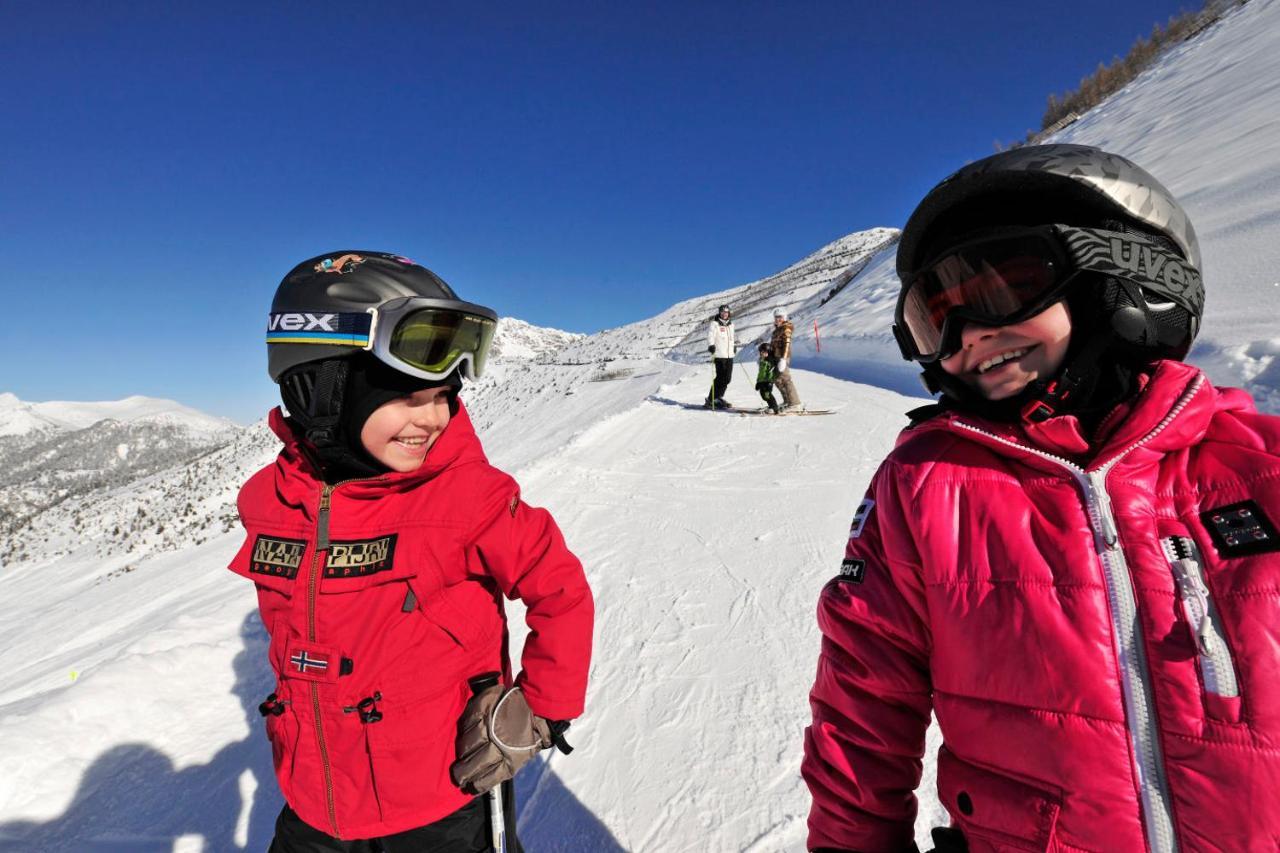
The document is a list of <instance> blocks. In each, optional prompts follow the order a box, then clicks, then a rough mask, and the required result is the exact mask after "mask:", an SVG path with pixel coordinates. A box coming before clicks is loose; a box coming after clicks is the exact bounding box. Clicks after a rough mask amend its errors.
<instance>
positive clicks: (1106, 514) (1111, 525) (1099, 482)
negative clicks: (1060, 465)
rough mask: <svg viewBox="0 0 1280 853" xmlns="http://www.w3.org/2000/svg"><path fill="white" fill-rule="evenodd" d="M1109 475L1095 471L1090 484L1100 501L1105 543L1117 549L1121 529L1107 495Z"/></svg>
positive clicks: (1099, 508) (1099, 506) (1099, 512)
mask: <svg viewBox="0 0 1280 853" xmlns="http://www.w3.org/2000/svg"><path fill="white" fill-rule="evenodd" d="M1106 477H1107V475H1106V474H1104V473H1102V472H1101V471H1095V472H1093V473H1092V474H1090V475H1089V482H1090V484H1091V485H1092V486H1093V493H1094V495H1095V496H1096V497H1097V499H1098V515H1099V516H1100V520H1101V521H1102V530H1101V531H1100V532H1101V534H1102V541H1103V543H1104V544H1105V545H1106V546H1107V547H1108V548H1111V549H1114V548H1115V547H1116V543H1118V542H1119V541H1120V529H1119V528H1118V527H1116V519H1115V516H1114V515H1112V513H1111V496H1110V495H1108V494H1107V487H1106Z"/></svg>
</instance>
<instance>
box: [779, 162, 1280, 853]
mask: <svg viewBox="0 0 1280 853" xmlns="http://www.w3.org/2000/svg"><path fill="white" fill-rule="evenodd" d="M897 266H898V274H899V276H900V278H901V280H902V292H901V294H900V296H899V299H898V306H897V312H896V318H895V326H894V332H895V335H896V336H897V339H898V344H899V346H900V347H901V349H902V352H903V354H904V355H905V356H906V357H907V358H909V359H914V360H915V361H917V362H918V363H920V364H921V365H923V368H924V376H925V379H926V381H927V382H928V384H929V387H930V388H931V389H932V390H934V391H935V392H941V394H942V397H941V399H940V400H939V403H938V405H936V406H933V407H929V408H928V409H927V410H918V411H917V412H914V413H912V415H913V418H914V423H913V425H912V426H911V427H910V428H908V429H907V430H905V431H904V432H903V433H902V435H901V436H900V437H899V439H898V443H897V447H896V449H894V451H893V452H892V453H891V454H890V455H889V457H888V459H886V460H885V462H884V464H883V465H882V466H881V467H880V470H879V471H878V472H877V473H876V475H875V477H874V479H873V480H872V482H871V487H870V491H869V492H868V494H867V497H866V499H865V500H864V501H863V502H862V504H861V506H859V507H858V510H857V512H856V513H855V514H854V521H853V526H852V529H851V530H850V532H849V540H848V545H847V550H846V551H845V557H844V562H843V564H842V565H841V568H840V572H839V574H838V575H837V576H836V577H835V578H834V579H833V580H831V581H830V582H829V583H828V584H827V585H826V587H825V588H824V589H823V591H822V594H821V597H820V603H819V606H818V623H819V626H820V627H821V630H822V634H823V640H822V651H821V656H820V658H819V662H818V670H817V678H816V681H815V683H814V686H813V691H812V693H811V694H810V700H811V705H812V712H813V723H812V725H811V726H810V727H809V729H808V730H807V733H806V738H805V757H804V762H803V765H802V772H803V775H804V777H805V780H806V781H807V783H808V785H809V789H810V792H811V793H812V796H813V807H812V810H811V812H810V814H809V848H810V849H811V850H875V851H900V850H913V849H914V844H913V840H912V839H913V831H912V824H913V821H914V818H915V812H916V798H915V796H914V790H915V788H916V786H917V785H918V784H919V782H920V774H921V757H922V755H923V753H924V749H925V729H926V728H927V726H928V725H929V715H930V711H931V710H932V711H933V713H934V714H935V715H936V718H937V721H938V724H939V726H940V728H941V733H942V739H943V745H942V748H941V750H940V751H939V754H938V757H937V773H938V794H939V797H940V800H941V803H942V805H943V806H944V807H945V808H946V809H947V811H948V812H949V813H950V815H951V821H952V826H951V827H950V828H947V829H942V830H935V831H934V839H935V843H936V844H937V846H938V849H940V850H943V849H945V850H962V849H968V850H970V851H995V850H1002V851H1003V850H1051V851H1086V850H1087V851H1143V850H1154V851H1175V850H1183V851H1191V850H1196V851H1200V850H1213V851H1226V850H1231V851H1245V850H1274V849H1276V845H1277V843H1280V842H1278V840H1280V796H1277V793H1276V792H1277V791H1280V678H1277V675H1276V674H1277V672H1280V535H1278V534H1277V525H1280V418H1276V417H1274V416H1268V415H1260V414H1258V413H1257V411H1256V410H1255V408H1254V404H1253V401H1252V400H1251V399H1250V398H1249V396H1248V395H1247V394H1245V393H1243V392H1242V391H1239V390H1235V389H1219V388H1215V387H1214V386H1213V385H1211V384H1210V383H1209V382H1208V381H1207V380H1206V378H1205V376H1204V374H1203V373H1201V372H1200V370H1198V369H1197V368H1194V367H1191V366H1190V365H1187V364H1184V363H1183V362H1182V359H1183V358H1184V357H1185V356H1186V354H1187V352H1188V350H1189V349H1190V347H1191V343H1192V341H1193V340H1194V338H1195V336H1196V332H1197V330H1198V329H1199V327H1200V322H1201V318H1202V316H1203V306H1204V290H1203V288H1202V283H1201V277H1200V269H1199V268H1200V250H1199V246H1198V244H1197V240H1196V236H1195V231H1194V230H1193V228H1192V226H1191V223H1190V221H1189V220H1188V219H1187V216H1186V214H1185V213H1184V212H1183V210H1182V208H1181V206H1180V205H1179V204H1178V202H1177V200H1176V199H1175V198H1174V197H1173V196H1172V195H1171V194H1170V193H1169V191H1168V190H1166V189H1165V188H1164V187H1163V186H1162V185H1161V184H1160V183H1158V182H1157V181H1156V180H1155V179H1154V178H1152V177H1151V175H1149V174H1148V173H1147V172H1145V171H1144V170H1142V169H1141V168H1139V167H1138V166H1136V165H1135V164H1133V163H1132V162H1130V161H1129V160H1127V159H1125V158H1123V157H1119V156H1116V155H1114V154H1108V153H1106V152H1103V151H1100V150H1098V149H1096V148H1091V147H1087V146H1079V145H1045V146H1028V147H1024V148H1017V149H1014V150H1011V151H1006V152H1003V153H1001V154H997V155H995V156H992V157H988V158H986V159H984V160H979V161H978V162H976V163H973V164H971V165H968V166H966V167H964V168H962V169H960V170H959V171H958V172H956V173H955V174H954V175H952V176H951V177H949V178H947V179H946V180H944V181H943V182H942V183H940V184H939V185H938V186H936V187H935V188H934V189H933V190H932V191H930V192H929V193H928V195H926V196H925V198H924V200H923V201H922V202H921V203H920V205H919V207H917V208H916V210H915V212H914V213H913V214H912V216H911V218H910V219H909V221H908V222H907V225H906V228H905V230H904V231H903V233H902V238H901V242H900V243H899V245H898V256H897ZM966 845H967V847H966Z"/></svg>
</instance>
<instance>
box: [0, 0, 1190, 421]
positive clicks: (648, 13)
mask: <svg viewBox="0 0 1280 853" xmlns="http://www.w3.org/2000/svg"><path fill="white" fill-rule="evenodd" d="M1185 6H1186V4H1185V3H1180V2H1174V0H1127V2H1125V3H1115V2H1100V0H1097V1H1095V0H1085V2H1077V3H1068V4H1052V5H1050V4H1041V3H1025V2H984V3H979V2H959V0H957V2H948V3H942V2H937V3H919V2H910V1H909V0H908V1H907V2H882V3H875V4H872V3H855V2H787V3H761V2H750V0H744V2H707V3H698V2H679V3H663V2H658V3H648V4H627V5H625V6H624V5H623V4H594V3H575V4H570V3H528V4H515V3H504V2H494V3H484V4H479V3H402V4H401V3H377V4H368V5H366V6H361V7H359V8H358V9H357V7H355V6H350V5H340V4H333V3H323V2H312V3H283V4H282V3H272V4H244V5H240V6H237V5H234V4H228V3H219V4H204V7H203V9H201V8H197V6H196V4H165V3H147V2H140V3H128V4H125V3H110V2H75V3H63V2H50V3H40V4H22V5H19V4H17V3H13V2H6V1H5V0H0V10H2V11H3V17H4V20H5V26H6V45H5V50H4V51H2V52H0V114H2V115H3V116H4V128H5V129H4V131H3V133H2V134H0V186H3V188H4V189H3V192H2V193H0V252H2V253H3V256H4V257H5V259H6V261H7V262H6V263H5V264H4V265H3V266H0V292H3V294H4V297H5V303H6V305H7V308H8V316H9V317H10V320H9V322H8V323H6V324H5V325H6V332H5V335H4V336H3V337H2V338H0V391H3V390H8V391H13V392H14V393H16V394H17V395H18V396H19V397H21V398H22V399H24V400H30V401H36V400H48V399H80V400H90V399H115V398H119V397H123V396H127V395H129V394H145V395H148V396H157V397H169V398H173V399H176V400H179V401H181V402H183V403H186V404H188V405H192V406H195V407H197V408H201V409H204V410H205V411H209V412H213V413H216V414H223V415H227V416H229V417H233V418H235V419H237V420H239V421H242V422H248V421H250V420H253V419H256V418H257V417H260V416H261V415H262V414H263V413H264V412H265V410H266V409H267V408H268V407H269V406H270V405H272V404H273V403H274V401H275V388H274V386H273V385H271V384H270V381H269V380H268V379H267V378H266V368H265V363H266V358H265V344H263V342H262V341H263V329H264V327H265V318H266V312H267V307H268V305H269V302H270V298H271V294H272V291H273V290H274V287H275V285H276V283H277V282H278V281H279V279H280V277H281V276H282V275H283V274H284V273H285V272H286V271H287V270H288V269H289V268H290V267H291V266H292V265H293V264H295V263H297V262H298V261H300V260H303V259H305V258H308V257H310V256H312V255H316V254H320V253H322V252H326V251H329V250H334V249H341V248H363V249H382V250H387V251H393V252H398V253H401V254H405V255H408V256H409V257H412V258H414V259H416V260H418V261H419V262H421V263H423V264H425V265H426V266H428V267H431V268H432V269H433V270H435V271H436V272H437V273H439V274H440V275H441V276H442V277H444V278H445V280H447V281H448V282H450V284H452V285H453V286H454V288H455V289H456V290H457V291H458V292H459V294H460V295H462V296H463V297H464V298H467V299H470V300H473V301H477V302H481V303H485V304H489V305H491V306H493V307H494V308H495V309H497V310H498V311H499V313H501V314H504V315H510V316H516V317H520V318H522V319H525V320H528V321H530V322H533V323H537V324H539V325H548V326H556V327H559V328H564V329H570V330H574V331H583V332H591V331H596V330H599V329H602V328H607V327H610V326H616V325H621V324H623V323H627V322H631V321H633V320H638V319H642V318H644V317H647V316H651V315H652V314H655V313H657V312H658V311H660V310H661V309H663V308H665V307H666V306H668V305H670V304H671V303H673V302H676V301H678V300H680V299H683V298H686V297H689V296H693V295H696V294H700V293H706V292H710V291H712V290H717V289H721V288H724V287H728V286H731V285H735V284H739V283H742V282H745V281H749V280H751V279H754V278H759V277H761V276H764V275H767V274H769V273H772V272H775V271H777V270H778V269H781V268H782V267H785V266H787V265H788V264H790V263H792V262H793V261H795V260H798V259H799V258H800V257H802V256H803V255H805V254H807V253H809V252H811V251H812V250H814V249H816V248H818V247H819V246H821V245H823V244H824V243H827V242H829V241H830V240H833V239H835V238H837V237H839V236H841V235H843V234H847V233H849V232H852V231H856V230H860V229H863V228H870V227H875V226H881V225H884V226H898V225H901V223H902V222H903V221H904V220H905V218H906V216H907V214H908V213H909V212H910V210H911V207H912V206H913V205H914V203H915V202H916V201H917V200H918V199H919V198H920V196H921V195H922V194H923V193H924V192H925V191H926V190H927V189H928V188H929V187H930V186H932V184H933V183H935V182H936V181H937V180H938V179H940V178H941V177H943V176H944V175H945V174H946V173H947V172H949V171H950V170H952V169H954V168H955V167H957V166H959V165H961V164H962V163H964V162H966V161H968V160H972V159H976V158H978V157H981V156H984V155H986V154H989V153H991V152H992V150H993V144H994V142H995V140H1004V141H1008V140H1011V139H1014V138H1017V137H1021V136H1022V135H1023V134H1025V132H1026V131H1027V130H1028V129H1030V128H1033V127H1036V126H1038V123H1039V118H1040V115H1041V113H1042V112H1043V109H1044V103H1045V98H1046V96H1047V95H1048V94H1049V93H1050V92H1054V91H1056V92H1062V91H1064V90H1066V89H1067V88H1069V87H1071V86H1073V85H1074V84H1076V83H1077V82H1078V81H1079V79H1080V78H1081V76H1083V75H1084V74H1086V73H1088V72H1089V71H1090V70H1092V69H1093V68H1094V67H1095V66H1096V65H1097V63H1098V62H1099V61H1103V60H1110V59H1111V58H1112V57H1113V56H1114V55H1116V54H1121V53H1123V52H1124V51H1125V50H1126V49H1127V48H1128V46H1129V45H1130V44H1131V43H1132V42H1133V40H1134V39H1135V38H1136V37H1138V36H1139V35H1145V34H1146V33H1148V32H1149V31H1150V29H1151V26H1152V24H1153V23H1155V22H1156V21H1164V20H1165V19H1167V18H1168V16H1169V15H1171V14H1173V13H1175V12H1177V11H1179V9H1180V8H1184V7H1185Z"/></svg>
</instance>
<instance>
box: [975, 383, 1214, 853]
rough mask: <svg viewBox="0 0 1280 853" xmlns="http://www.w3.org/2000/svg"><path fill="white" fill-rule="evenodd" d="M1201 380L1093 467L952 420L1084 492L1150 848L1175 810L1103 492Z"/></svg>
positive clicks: (1167, 838) (1162, 838) (1171, 840)
mask: <svg viewBox="0 0 1280 853" xmlns="http://www.w3.org/2000/svg"><path fill="white" fill-rule="evenodd" d="M1203 384H1204V378H1203V377H1199V378H1197V379H1196V381H1195V382H1193V383H1192V385H1191V387H1189V388H1188V389H1187V390H1186V391H1184V392H1183V394H1182V396H1181V397H1180V398H1179V399H1178V402H1177V403H1176V404H1175V405H1174V407H1173V408H1172V409H1171V410H1170V411H1169V413H1168V414H1167V415H1165V416H1164V418H1163V419H1162V420H1161V421H1160V423H1158V424H1156V426H1155V427H1154V428H1153V429H1152V430H1151V431H1150V432H1149V433H1147V434H1146V435H1145V436H1143V437H1142V438H1141V439H1139V440H1138V441H1135V442H1134V443H1133V444H1131V445H1129V446H1128V447H1126V448H1124V449H1123V450H1122V451H1120V452H1119V453H1117V454H1116V455H1115V456H1113V457H1111V458H1110V459H1108V460H1107V462H1106V463H1104V464H1103V465H1101V466H1099V467H1098V468H1095V469H1094V470H1093V471H1085V469H1083V468H1081V467H1080V466H1079V465H1076V464H1075V463H1073V462H1071V461H1070V460H1067V459H1064V458H1062V457H1061V456H1056V455H1054V454H1052V453H1048V452H1046V451H1043V450H1040V449H1038V448H1035V447H1029V446H1027V445H1024V444H1019V443H1018V442H1016V441H1012V440H1011V439H1007V438H1004V437H1002V436H998V435H995V434H994V433H990V432H987V431H986V430H983V429H979V428H978V427H975V426H972V425H970V424H967V423H964V422H963V421H955V424H956V426H958V427H962V428H964V429H966V430H968V431H970V432H973V433H977V434H978V435H982V436H985V437H986V438H988V439H990V440H993V441H996V442H998V443H1000V444H1004V445H1007V446H1009V447H1013V448H1016V449H1018V450H1022V451H1024V452H1027V453H1031V454H1034V455H1036V456H1039V457H1041V458H1042V459H1047V460H1049V461H1051V462H1054V463H1057V464H1058V465H1060V466H1062V467H1063V468H1065V469H1066V470H1068V471H1070V472H1071V474H1072V476H1073V477H1075V479H1076V482H1077V483H1078V484H1079V485H1080V489H1081V491H1082V492H1083V493H1084V497H1085V509H1086V511H1087V513H1088V516H1089V524H1090V526H1091V527H1092V528H1093V533H1094V536H1095V537H1096V539H1097V540H1098V541H1097V543H1096V546H1097V549H1098V558H1099V561H1100V562H1101V565H1102V576H1103V580H1104V581H1105V583H1106V587H1107V599H1108V601H1109V602H1110V605H1111V616H1112V622H1111V630H1112V635H1113V637H1114V638H1115V641H1116V649H1117V653H1118V657H1119V663H1120V670H1121V676H1122V678H1123V682H1122V683H1123V686H1124V699H1125V710H1126V717H1127V720H1126V722H1127V723H1128V728H1129V736H1130V738H1131V740H1132V744H1133V746H1132V749H1133V752H1134V759H1135V761H1134V763H1135V766H1136V768H1137V773H1138V786H1139V791H1140V793H1141V799H1142V816H1143V820H1144V823H1145V825H1146V829H1147V841H1148V845H1149V846H1150V848H1151V850H1152V851H1154V853H1177V850H1178V841H1177V838H1176V836H1175V832H1174V826H1173V813H1172V812H1171V810H1170V806H1169V802H1170V796H1169V781H1168V778H1167V775H1166V772H1165V767H1164V755H1163V751H1162V750H1161V747H1160V741H1159V738H1158V737H1157V734H1156V729H1157V726H1156V718H1155V702H1154V699H1153V693H1154V691H1153V688H1152V685H1151V669H1150V665H1149V664H1148V662H1147V659H1146V650H1145V647H1144V646H1143V644H1142V642H1141V638H1140V636H1139V623H1138V605H1137V600H1136V598H1135V596H1134V594H1133V579H1132V575H1131V574H1130V572H1129V565H1128V562H1127V561H1126V560H1125V557H1124V551H1123V550H1122V549H1121V547H1120V534H1119V527H1118V526H1117V524H1116V520H1115V515H1114V513H1113V512H1112V508H1111V496H1110V495H1109V494H1108V493H1107V474H1108V473H1110V471H1111V469H1112V468H1114V467H1115V466H1116V464H1117V463H1119V462H1120V460H1121V459H1123V458H1124V457H1125V456H1127V455H1128V454H1129V453H1131V452H1132V451H1134V450H1136V449H1137V448H1139V447H1141V446H1142V445H1144V444H1146V443H1147V442H1148V441H1150V440H1151V439H1152V438H1154V437H1155V436H1157V435H1158V434H1160V433H1161V432H1163V431H1164V429H1165V427H1167V426H1168V425H1169V424H1170V423H1172V422H1173V420H1174V418H1176V417H1177V416H1178V415H1179V414H1180V413H1181V412H1182V410H1183V409H1184V408H1186V406H1187V404H1188V403H1189V402H1191V398H1192V397H1194V396H1195V395H1196V393H1197V392H1198V391H1199V390H1200V388H1201V386H1202V385H1203Z"/></svg>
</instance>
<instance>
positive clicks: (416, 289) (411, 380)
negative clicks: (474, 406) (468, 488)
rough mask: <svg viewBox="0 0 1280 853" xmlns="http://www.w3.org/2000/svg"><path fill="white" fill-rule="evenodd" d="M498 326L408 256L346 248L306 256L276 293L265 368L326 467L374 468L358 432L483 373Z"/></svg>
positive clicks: (356, 471)
mask: <svg viewBox="0 0 1280 853" xmlns="http://www.w3.org/2000/svg"><path fill="white" fill-rule="evenodd" d="M496 327H497V315H496V314H495V313H494V312H493V311H492V310H490V309H488V308H485V307H483V306H481V305H476V304H473V303H470V302H464V301H462V300H460V299H458V297H457V294H456V293H454V291H453V289H452V288H451V287H449V285H448V284H446V283H445V282H444V280H443V279H441V278H440V277H439V276H437V275H436V274H435V273H433V272H431V270H429V269H427V268H426V267H423V266H421V265H419V264H416V263H414V262H413V261H411V260H409V259H408V258H405V257H403V256H401V255H394V254H389V253H386V252H370V251H365V250H358V249H344V250H341V251H336V252H330V253H328V254H325V255H319V256H317V257H314V258H310V259H308V260H305V261H303V262H302V263H300V264H298V265H297V266H295V267H294V268H293V269H292V270H290V271H289V272H288V274H286V275H285V277H284V279H283V280H282V281H281V282H280V285H279V287H277V289H276V293H275V298H274V299H273V300H272V303H271V313H270V315H269V318H268V321H267V372H268V374H269V375H270V376H271V379H272V380H273V381H275V382H277V383H279V384H280V394H281V398H282V400H283V401H284V404H285V407H286V408H287V409H288V410H289V415H290V416H291V417H292V418H293V419H294V420H295V421H296V422H297V424H298V425H299V426H300V427H301V428H302V431H303V434H304V436H305V437H306V438H307V439H308V440H309V441H310V442H311V443H312V444H313V445H314V446H315V447H316V449H317V450H318V451H319V453H320V456H321V459H322V461H324V462H325V463H326V466H327V467H329V468H333V467H336V468H339V469H341V470H342V471H344V472H345V473H348V474H351V473H354V474H358V475H363V474H366V473H369V470H370V465H369V463H370V462H371V459H370V458H369V457H367V454H365V453H364V452H363V450H362V448H361V446H360V442H359V431H360V428H361V426H362V424H363V423H364V420H365V419H366V418H367V417H368V416H369V414H371V413H372V411H373V410H374V409H375V408H377V406H378V405H381V404H382V403H385V402H387V401H389V400H391V399H394V398H396V397H398V396H406V395H409V394H412V393H414V391H416V390H419V389H422V388H428V387H432V386H445V387H447V388H448V389H450V393H451V398H450V402H451V405H452V406H453V407H454V408H456V394H457V391H458V390H459V389H460V388H461V387H462V375H463V374H464V373H465V374H466V375H467V376H468V377H469V378H471V379H476V378H478V377H479V376H480V374H481V373H482V372H483V370H484V365H485V360H486V358H487V356H488V351H489V345H490V343H491V342H492V340H493V335H494V332H495V330H496Z"/></svg>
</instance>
